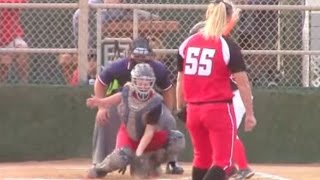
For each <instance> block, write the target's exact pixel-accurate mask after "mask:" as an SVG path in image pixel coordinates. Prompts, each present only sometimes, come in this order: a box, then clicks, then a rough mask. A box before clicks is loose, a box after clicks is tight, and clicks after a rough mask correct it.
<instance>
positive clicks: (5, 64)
mask: <svg viewBox="0 0 320 180" xmlns="http://www.w3.org/2000/svg"><path fill="white" fill-rule="evenodd" d="M27 2H28V0H0V3H27ZM20 16H21V10H20V9H12V8H6V9H0V48H28V44H27V43H26V42H25V40H24V39H23V38H24V30H23V27H22V25H21V20H20ZM14 60H15V63H16V65H17V66H16V71H17V74H18V76H19V78H20V81H21V82H22V83H28V73H29V72H28V71H29V62H28V55H27V54H26V53H10V54H9V53H7V54H0V83H5V82H6V79H7V76H8V72H9V70H10V66H11V64H12V63H13V62H14Z"/></svg>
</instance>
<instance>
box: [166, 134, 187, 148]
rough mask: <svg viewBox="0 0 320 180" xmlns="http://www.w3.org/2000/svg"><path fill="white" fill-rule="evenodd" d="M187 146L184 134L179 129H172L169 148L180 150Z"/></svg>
mask: <svg viewBox="0 0 320 180" xmlns="http://www.w3.org/2000/svg"><path fill="white" fill-rule="evenodd" d="M185 146H186V140H185V137H184V134H183V133H181V132H180V131H177V130H171V131H170V136H169V142H168V147H167V150H168V151H171V152H173V153H174V152H177V153H178V152H180V151H182V150H183V149H184V148H185Z"/></svg>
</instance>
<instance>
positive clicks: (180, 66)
mask: <svg viewBox="0 0 320 180" xmlns="http://www.w3.org/2000/svg"><path fill="white" fill-rule="evenodd" d="M177 71H178V72H182V71H183V57H182V56H181V55H180V53H177Z"/></svg>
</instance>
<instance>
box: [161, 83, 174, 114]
mask: <svg viewBox="0 0 320 180" xmlns="http://www.w3.org/2000/svg"><path fill="white" fill-rule="evenodd" d="M163 100H164V103H165V105H166V106H167V107H168V109H169V110H170V111H171V112H172V111H173V107H174V88H173V86H172V85H171V87H169V89H166V90H164V91H163Z"/></svg>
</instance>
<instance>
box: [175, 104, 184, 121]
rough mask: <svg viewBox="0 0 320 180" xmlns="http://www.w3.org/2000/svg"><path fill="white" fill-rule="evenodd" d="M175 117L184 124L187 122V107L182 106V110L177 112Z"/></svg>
mask: <svg viewBox="0 0 320 180" xmlns="http://www.w3.org/2000/svg"><path fill="white" fill-rule="evenodd" d="M175 115H176V117H177V118H178V119H179V120H180V121H182V122H184V123H185V122H186V121H187V107H186V106H184V107H183V108H182V109H180V110H178V111H177V112H176V113H175Z"/></svg>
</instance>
